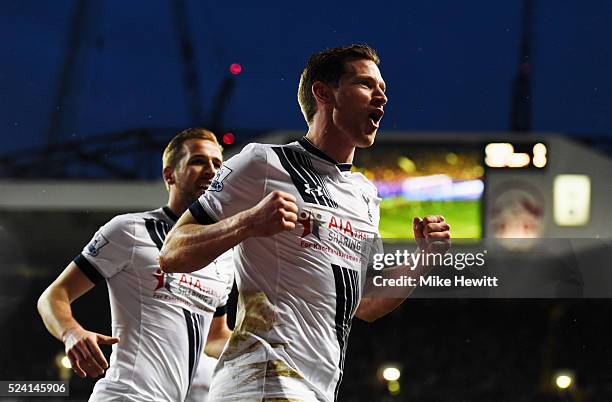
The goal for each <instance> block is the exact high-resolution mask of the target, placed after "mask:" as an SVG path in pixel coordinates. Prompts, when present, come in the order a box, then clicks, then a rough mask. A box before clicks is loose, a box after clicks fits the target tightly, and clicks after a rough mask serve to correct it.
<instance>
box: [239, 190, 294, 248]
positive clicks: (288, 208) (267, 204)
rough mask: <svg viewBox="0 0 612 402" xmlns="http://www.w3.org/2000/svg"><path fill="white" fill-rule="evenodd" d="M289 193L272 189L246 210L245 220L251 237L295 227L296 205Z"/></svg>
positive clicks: (270, 234) (273, 233) (267, 234)
mask: <svg viewBox="0 0 612 402" xmlns="http://www.w3.org/2000/svg"><path fill="white" fill-rule="evenodd" d="M295 202H296V199H295V197H294V196H292V195H291V194H289V193H284V192H282V191H273V192H271V193H270V194H268V195H267V196H266V197H265V198H264V199H263V200H261V201H260V202H259V203H258V204H257V205H255V206H254V207H253V208H251V209H249V210H248V213H247V221H248V226H249V231H250V234H251V236H252V237H263V236H273V235H275V234H277V233H280V232H282V231H285V230H293V229H295V224H296V222H297V212H298V207H297V204H296V203H295Z"/></svg>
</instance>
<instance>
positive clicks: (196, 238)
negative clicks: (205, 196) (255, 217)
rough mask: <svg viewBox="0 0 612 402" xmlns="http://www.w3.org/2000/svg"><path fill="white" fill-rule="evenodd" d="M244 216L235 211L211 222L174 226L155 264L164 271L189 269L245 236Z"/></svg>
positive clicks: (189, 270) (192, 269)
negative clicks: (209, 223)
mask: <svg viewBox="0 0 612 402" xmlns="http://www.w3.org/2000/svg"><path fill="white" fill-rule="evenodd" d="M250 229H251V228H250V225H249V220H248V215H246V214H245V213H239V214H236V215H234V216H232V217H230V218H227V219H223V220H221V221H219V222H217V223H214V224H212V225H200V224H185V225H181V226H178V227H177V226H175V227H174V228H173V229H172V230H171V231H170V233H168V237H166V241H165V242H164V246H163V247H162V249H161V252H160V255H159V265H160V267H161V269H162V270H163V271H164V272H193V271H196V270H198V269H201V268H202V267H205V266H207V265H208V264H210V263H211V262H213V261H214V260H215V259H216V258H217V257H219V256H220V255H221V254H223V253H224V252H226V251H227V250H229V249H230V248H232V247H234V246H235V245H236V244H238V243H240V242H241V241H242V240H244V239H246V238H247V237H249V233H250Z"/></svg>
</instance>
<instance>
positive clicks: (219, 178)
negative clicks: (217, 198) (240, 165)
mask: <svg viewBox="0 0 612 402" xmlns="http://www.w3.org/2000/svg"><path fill="white" fill-rule="evenodd" d="M231 173H232V169H230V168H228V167H227V166H226V165H222V166H221V169H219V170H217V174H215V177H214V179H213V181H212V183H210V186H208V190H210V191H216V192H220V191H221V190H223V181H224V180H225V179H226V178H227V176H229V175H230V174H231Z"/></svg>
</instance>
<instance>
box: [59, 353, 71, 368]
mask: <svg viewBox="0 0 612 402" xmlns="http://www.w3.org/2000/svg"><path fill="white" fill-rule="evenodd" d="M60 362H61V363H62V367H64V368H67V369H70V368H72V364H70V359H69V358H68V356H64V357H62V359H61V360H60Z"/></svg>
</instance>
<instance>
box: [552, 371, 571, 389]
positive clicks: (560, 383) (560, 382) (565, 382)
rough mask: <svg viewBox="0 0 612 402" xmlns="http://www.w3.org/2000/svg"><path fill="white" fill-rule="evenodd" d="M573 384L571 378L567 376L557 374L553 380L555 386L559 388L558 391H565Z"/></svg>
mask: <svg viewBox="0 0 612 402" xmlns="http://www.w3.org/2000/svg"><path fill="white" fill-rule="evenodd" d="M573 382H574V381H573V378H572V377H571V375H569V374H558V375H557V377H556V378H555V385H556V386H557V387H559V389H567V388H569V387H570V386H571V385H572V383H573Z"/></svg>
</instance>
